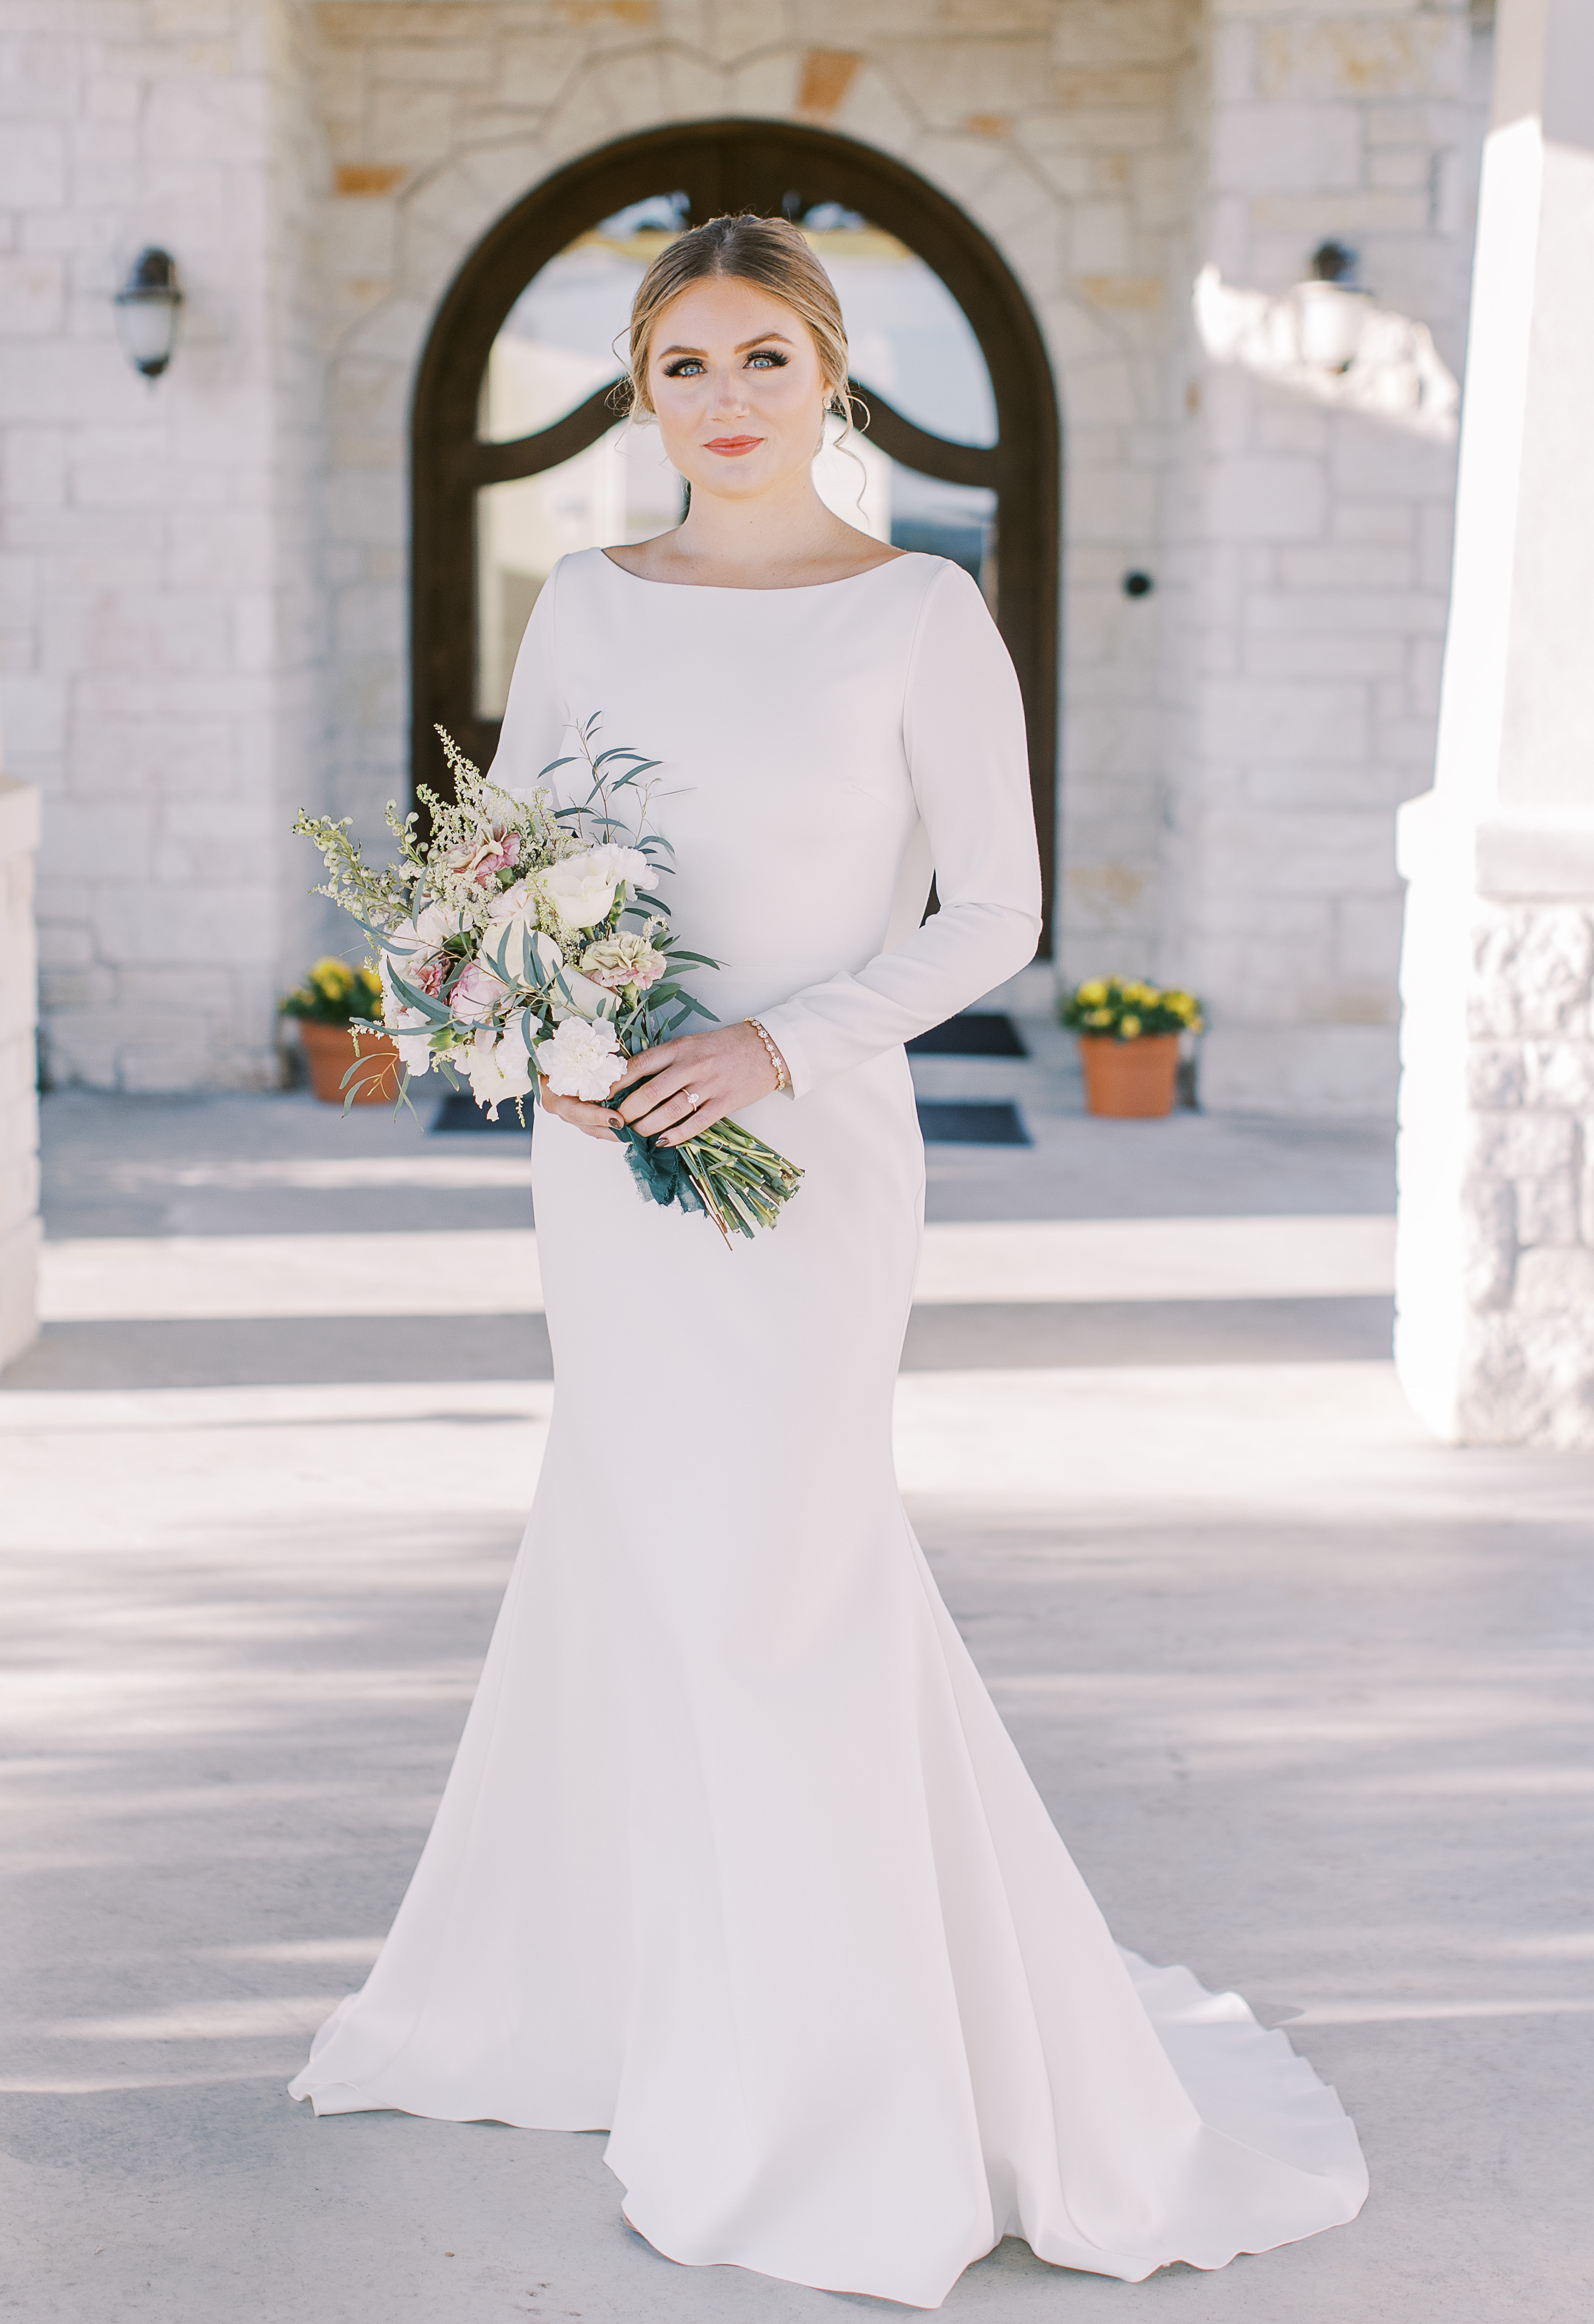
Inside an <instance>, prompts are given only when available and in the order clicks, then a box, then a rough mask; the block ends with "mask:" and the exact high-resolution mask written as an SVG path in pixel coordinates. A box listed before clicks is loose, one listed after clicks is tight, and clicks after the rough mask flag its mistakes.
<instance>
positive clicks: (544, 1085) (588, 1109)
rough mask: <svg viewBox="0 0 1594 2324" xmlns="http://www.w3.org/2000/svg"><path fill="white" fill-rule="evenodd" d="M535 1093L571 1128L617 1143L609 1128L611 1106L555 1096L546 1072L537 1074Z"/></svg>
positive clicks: (606, 1141)
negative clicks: (549, 1085)
mask: <svg viewBox="0 0 1594 2324" xmlns="http://www.w3.org/2000/svg"><path fill="white" fill-rule="evenodd" d="M537 1093H538V1096H539V1099H540V1100H541V1102H542V1103H543V1105H544V1106H546V1108H547V1109H548V1112H549V1113H552V1114H557V1116H558V1118H559V1120H561V1121H567V1122H568V1123H569V1124H570V1126H571V1128H572V1129H573V1130H585V1133H586V1135H587V1136H588V1137H589V1138H598V1139H603V1140H604V1142H605V1143H606V1144H608V1145H610V1146H618V1145H619V1143H620V1140H619V1139H618V1138H616V1136H615V1135H614V1132H613V1130H612V1129H611V1128H610V1124H611V1122H612V1121H613V1119H614V1114H613V1108H612V1107H610V1106H607V1105H589V1104H588V1103H587V1102H585V1100H584V1099H582V1098H576V1097H559V1096H557V1095H556V1094H555V1093H554V1092H553V1091H552V1090H550V1089H549V1087H548V1076H547V1075H546V1074H539V1076H538V1081H537Z"/></svg>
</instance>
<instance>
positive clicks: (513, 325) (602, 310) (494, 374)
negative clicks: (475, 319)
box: [477, 194, 688, 444]
mask: <svg viewBox="0 0 1594 2324" xmlns="http://www.w3.org/2000/svg"><path fill="white" fill-rule="evenodd" d="M687 209H688V203H687V198H686V195H685V194H657V195H654V196H653V197H651V198H650V199H649V200H647V201H645V202H633V203H632V204H631V206H630V208H627V209H623V210H619V211H617V212H616V213H615V214H614V216H613V217H606V218H603V219H601V220H600V221H599V223H598V224H597V225H596V226H594V227H593V229H592V231H591V232H590V233H589V234H584V235H577V237H576V240H575V241H574V242H573V243H571V244H569V245H568V247H567V248H566V249H564V250H562V251H560V253H559V254H558V255H557V258H550V259H549V261H548V264H547V265H546V266H545V267H543V268H542V269H541V271H540V272H539V273H538V274H536V275H535V276H533V278H532V280H531V281H530V282H529V283H528V284H527V286H526V288H525V290H524V291H521V295H520V297H519V298H518V299H517V300H516V301H515V303H514V305H513V306H512V307H511V309H510V310H509V313H508V314H507V315H506V316H505V317H504V319H503V322H502V326H501V327H500V329H499V333H498V337H497V338H496V339H495V340H494V342H493V352H492V354H491V355H490V356H489V357H488V359H487V374H486V377H485V379H484V382H483V392H482V407H481V413H480V417H479V420H478V424H477V434H478V436H479V437H480V438H481V439H482V441H483V442H484V443H488V444H505V443H511V442H513V441H514V440H515V438H518V437H521V436H530V435H534V434H535V433H536V431H537V430H538V429H539V428H550V427H551V426H552V425H553V423H554V421H555V420H562V419H564V417H565V415H566V414H567V412H570V411H574V410H576V408H577V406H578V405H580V404H582V403H585V401H586V399H587V397H588V396H589V395H591V394H592V392H593V391H594V388H599V387H603V386H604V384H605V383H607V382H608V381H610V380H613V379H618V378H620V377H621V376H622V374H623V372H624V370H625V341H626V334H627V331H628V329H629V327H630V323H631V300H633V299H634V298H635V296H636V292H637V285H638V284H639V283H640V281H641V279H642V277H643V275H644V274H645V273H646V272H647V271H648V268H649V266H650V264H651V263H652V261H653V259H654V258H655V257H656V256H657V254H659V251H661V250H662V249H663V248H664V246H665V244H667V243H669V242H673V241H674V239H675V237H676V235H677V234H679V233H680V231H681V229H682V227H683V226H685V225H686V216H687Z"/></svg>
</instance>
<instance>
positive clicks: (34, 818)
mask: <svg viewBox="0 0 1594 2324" xmlns="http://www.w3.org/2000/svg"><path fill="white" fill-rule="evenodd" d="M38 845H39V794H38V792H37V791H36V790H35V789H34V788H32V784H31V783H18V782H14V781H13V780H12V779H11V778H10V776H9V775H0V1365H5V1364H8V1363H9V1362H10V1361H11V1360H12V1358H13V1357H14V1356H20V1355H21V1353H22V1351H23V1349H24V1348H25V1347H27V1346H28V1344H29V1343H30V1342H31V1341H32V1339H33V1338H34V1337H35V1335H36V1334H37V1333H38V1329H39V1318H38V1311H37V1304H36V1300H35V1296H34V1293H35V1286H36V1281H37V1277H38V1272H39V1094H38V1080H39V1068H38V1053H37V1047H36V1039H35V1035H36V1028H37V1024H38V989H39V964H38V949H37V946H36V945H35V943H34V937H33V856H34V853H35V851H36V850H37V848H38Z"/></svg>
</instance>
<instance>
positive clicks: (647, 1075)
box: [538, 1025, 778, 1146]
mask: <svg viewBox="0 0 1594 2324" xmlns="http://www.w3.org/2000/svg"><path fill="white" fill-rule="evenodd" d="M777 1086H778V1084H777V1080H776V1074H775V1067H774V1065H772V1063H771V1062H770V1058H769V1051H768V1049H766V1048H765V1047H764V1045H763V1043H762V1042H761V1041H760V1038H759V1037H758V1035H757V1034H756V1033H755V1032H754V1031H753V1029H752V1027H751V1025H720V1026H716V1027H715V1028H714V1031H713V1032H712V1033H686V1034H683V1035H682V1036H681V1037H680V1038H679V1039H678V1040H675V1041H661V1042H660V1043H659V1047H657V1048H656V1049H644V1050H643V1052H642V1054H641V1056H640V1057H628V1058H627V1059H626V1060H625V1062H624V1065H623V1066H622V1069H621V1071H620V1073H619V1074H617V1075H616V1076H615V1081H614V1087H615V1088H616V1089H624V1091H625V1095H624V1097H623V1098H622V1099H621V1101H620V1102H619V1104H618V1105H615V1104H613V1102H604V1103H599V1104H589V1103H586V1102H583V1100H581V1099H580V1098H574V1097H556V1096H554V1095H553V1093H552V1092H551V1091H550V1090H549V1088H548V1083H547V1081H546V1079H539V1083H538V1093H539V1096H540V1097H541V1100H542V1102H543V1104H544V1105H546V1106H547V1108H548V1111H549V1112H550V1113H557V1115H558V1117H559V1120H561V1121H567V1122H569V1123H570V1124H571V1125H572V1126H573V1127H574V1128H575V1129H576V1130H585V1132H586V1135H587V1136H588V1137H589V1138H601V1139H606V1140H607V1141H608V1143H609V1144H610V1145H611V1146H615V1145H618V1144H619V1142H620V1141H619V1139H617V1138H616V1137H615V1135H614V1131H615V1129H616V1127H617V1126H618V1125H619V1124H620V1123H621V1122H622V1121H626V1122H629V1123H630V1124H631V1128H632V1129H633V1130H640V1131H641V1133H642V1135H643V1136H644V1137H645V1138H652V1137H654V1136H656V1135H657V1134H658V1133H659V1132H660V1131H662V1132H663V1135H662V1136H661V1137H659V1144H660V1145H661V1146H679V1145H680V1144H681V1143H682V1141H683V1140H684V1139H688V1138H695V1137H696V1135H697V1133H698V1131H699V1130H707V1129H708V1128H709V1127H710V1126H711V1125H712V1124H713V1123H714V1122H716V1121H719V1120H723V1117H724V1116H725V1115H726V1114H727V1113H734V1112H736V1111H737V1110H738V1108H739V1107H741V1106H744V1105H751V1104H752V1103H753V1102H754V1100H755V1099H757V1098H760V1097H768V1096H769V1093H771V1091H772V1090H774V1089H775V1088H776V1087H777ZM688 1097H693V1098H696V1101H697V1102H696V1105H691V1104H688V1103H687V1099H688Z"/></svg>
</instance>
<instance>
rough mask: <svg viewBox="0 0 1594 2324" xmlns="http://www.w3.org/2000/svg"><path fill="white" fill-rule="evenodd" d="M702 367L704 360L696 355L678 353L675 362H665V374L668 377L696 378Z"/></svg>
mask: <svg viewBox="0 0 1594 2324" xmlns="http://www.w3.org/2000/svg"><path fill="white" fill-rule="evenodd" d="M702 369H703V364H702V362H701V360H700V359H699V357H697V356H696V355H677V357H676V359H675V361H674V363H672V364H665V366H664V376H665V378H666V379H694V378H696V375H697V374H698V373H699V372H700V371H701V370H702Z"/></svg>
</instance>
